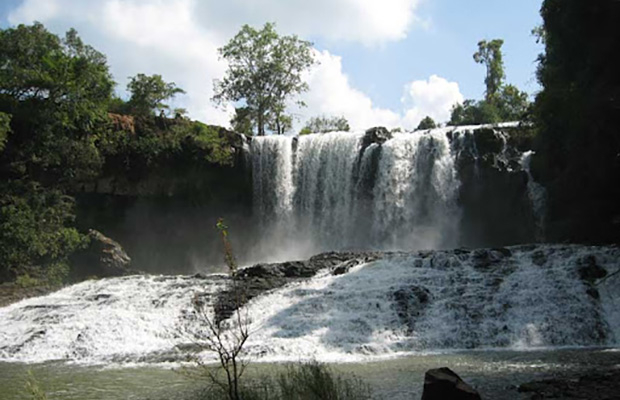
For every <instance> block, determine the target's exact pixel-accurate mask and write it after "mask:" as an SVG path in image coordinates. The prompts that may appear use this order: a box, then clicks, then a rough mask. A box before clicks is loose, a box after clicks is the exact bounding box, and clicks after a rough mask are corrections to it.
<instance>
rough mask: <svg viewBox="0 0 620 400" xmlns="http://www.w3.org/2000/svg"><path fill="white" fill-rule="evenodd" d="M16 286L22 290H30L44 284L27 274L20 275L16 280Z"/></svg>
mask: <svg viewBox="0 0 620 400" xmlns="http://www.w3.org/2000/svg"><path fill="white" fill-rule="evenodd" d="M15 284H16V285H17V286H19V287H21V288H30V287H37V286H41V285H42V282H41V280H40V279H37V278H33V277H31V276H30V274H28V273H25V274H23V275H18V276H17V278H16V279H15Z"/></svg>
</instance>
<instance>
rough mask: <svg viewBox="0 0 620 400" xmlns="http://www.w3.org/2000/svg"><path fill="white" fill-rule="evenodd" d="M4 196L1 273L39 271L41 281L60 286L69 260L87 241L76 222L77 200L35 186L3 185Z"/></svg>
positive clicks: (0, 210)
mask: <svg viewBox="0 0 620 400" xmlns="http://www.w3.org/2000/svg"><path fill="white" fill-rule="evenodd" d="M1 187H2V191H1V193H2V195H0V243H2V246H0V268H2V269H3V271H0V272H2V273H4V274H6V273H7V272H8V271H15V272H18V271H20V270H23V268H25V267H37V268H39V269H40V270H41V273H40V275H41V277H44V278H49V279H50V280H51V281H52V282H51V283H53V284H56V283H60V282H61V281H62V280H63V279H64V277H65V276H66V273H67V272H68V270H67V267H66V262H67V258H68V256H69V255H70V254H71V253H72V252H73V251H75V250H76V249H79V248H81V247H83V246H84V245H85V244H86V239H85V237H84V236H83V235H80V234H79V233H78V232H77V230H75V228H73V227H71V223H72V222H73V199H72V198H70V197H68V196H65V195H63V194H62V193H61V192H59V191H56V190H49V189H47V190H46V189H43V188H42V187H40V186H38V185H37V184H34V183H21V182H8V183H4V184H2V186H1Z"/></svg>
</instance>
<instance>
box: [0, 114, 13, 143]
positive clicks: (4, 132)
mask: <svg viewBox="0 0 620 400" xmlns="http://www.w3.org/2000/svg"><path fill="white" fill-rule="evenodd" d="M9 133H11V115H10V114H6V113H3V112H0V152H2V150H4V146H5V144H6V141H7V139H8V138H9Z"/></svg>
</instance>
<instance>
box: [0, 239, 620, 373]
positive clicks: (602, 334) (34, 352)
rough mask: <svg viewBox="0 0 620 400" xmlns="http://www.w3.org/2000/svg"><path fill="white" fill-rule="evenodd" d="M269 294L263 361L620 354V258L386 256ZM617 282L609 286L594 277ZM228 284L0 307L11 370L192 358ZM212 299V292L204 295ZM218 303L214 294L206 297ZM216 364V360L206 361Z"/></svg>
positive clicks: (594, 251)
mask: <svg viewBox="0 0 620 400" xmlns="http://www.w3.org/2000/svg"><path fill="white" fill-rule="evenodd" d="M379 257H380V258H379V259H378V260H376V261H373V262H368V263H365V264H361V265H358V266H355V267H353V268H351V269H350V270H349V271H348V272H347V273H344V274H338V275H337V274H335V273H333V271H334V269H324V270H322V271H319V273H318V274H317V275H316V276H315V277H313V278H310V279H308V280H305V281H298V282H295V283H291V284H289V285H287V286H284V287H282V288H280V289H277V290H274V291H271V292H267V293H265V294H264V295H261V296H258V297H256V298H254V299H253V300H251V301H250V303H249V304H248V305H247V306H246V309H245V310H244V311H243V315H245V314H246V312H247V315H248V316H249V318H250V331H251V332H252V334H251V336H250V339H249V341H248V343H247V345H246V349H247V350H248V351H249V353H250V355H251V356H252V357H253V359H255V360H262V361H275V360H294V361H297V360H300V359H312V358H314V359H318V360H324V361H330V360H331V361H334V360H338V361H345V360H349V361H355V360H369V359H375V358H383V357H392V356H395V355H401V354H410V353H420V352H422V353H425V352H437V351H445V350H455V349H472V348H475V349H487V348H496V349H534V348H541V347H542V348H548V347H557V346H609V345H611V346H613V345H617V344H618V341H619V339H620V314H619V313H618V307H617V305H618V304H620V303H619V302H620V291H619V290H618V288H620V281H619V279H620V275H612V274H613V273H614V272H616V271H618V270H619V269H620V249H618V248H617V247H586V246H576V245H570V246H569V245H530V246H516V247H508V248H502V249H495V250H484V249H483V250H473V251H469V250H453V251H422V252H413V253H387V254H382V255H380V256H379ZM604 272H606V273H607V274H609V278H608V279H606V280H604V281H603V282H601V283H600V284H599V285H596V286H595V285H593V284H592V283H591V282H592V280H591V277H592V276H594V275H596V276H601V275H602V273H604ZM226 284H227V280H226V279H224V278H222V277H218V276H213V277H202V278H201V277H145V276H134V277H124V278H110V279H103V280H100V281H94V282H83V283H80V284H77V285H74V286H72V287H69V288H66V289H63V290H61V291H59V292H56V293H54V294H51V295H48V296H44V297H39V298H33V299H28V300H24V301H22V302H20V303H16V304H13V305H11V306H8V307H5V308H1V309H0V326H1V327H2V329H1V330H0V361H23V362H43V361H47V360H65V361H76V362H83V363H105V364H108V363H121V364H124V363H136V362H138V363H154V362H163V361H179V360H183V359H184V356H185V355H186V354H185V352H186V351H189V350H188V349H191V341H188V337H187V336H186V335H185V333H186V332H188V331H193V330H200V329H201V327H202V328H204V321H201V320H200V319H196V318H195V317H192V310H193V308H192V304H193V300H194V299H195V295H196V294H200V293H203V292H207V294H210V295H211V298H213V296H216V295H217V293H218V292H219V291H221V290H222V288H224V287H225V286H226ZM203 298H204V296H203ZM208 298H209V296H207V300H208ZM205 356H206V355H205Z"/></svg>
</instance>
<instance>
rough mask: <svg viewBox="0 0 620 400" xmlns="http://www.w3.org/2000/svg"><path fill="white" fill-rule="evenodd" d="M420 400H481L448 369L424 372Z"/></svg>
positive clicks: (474, 391) (473, 390)
mask: <svg viewBox="0 0 620 400" xmlns="http://www.w3.org/2000/svg"><path fill="white" fill-rule="evenodd" d="M422 400H481V397H480V395H479V394H478V392H477V391H476V390H475V389H474V388H472V387H471V386H469V385H468V384H467V383H465V382H464V381H463V380H462V379H461V378H460V377H459V376H458V375H457V374H456V373H454V372H453V371H452V370H451V369H450V368H446V367H443V368H437V369H430V370H428V371H426V374H425V375H424V392H423V393H422Z"/></svg>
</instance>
